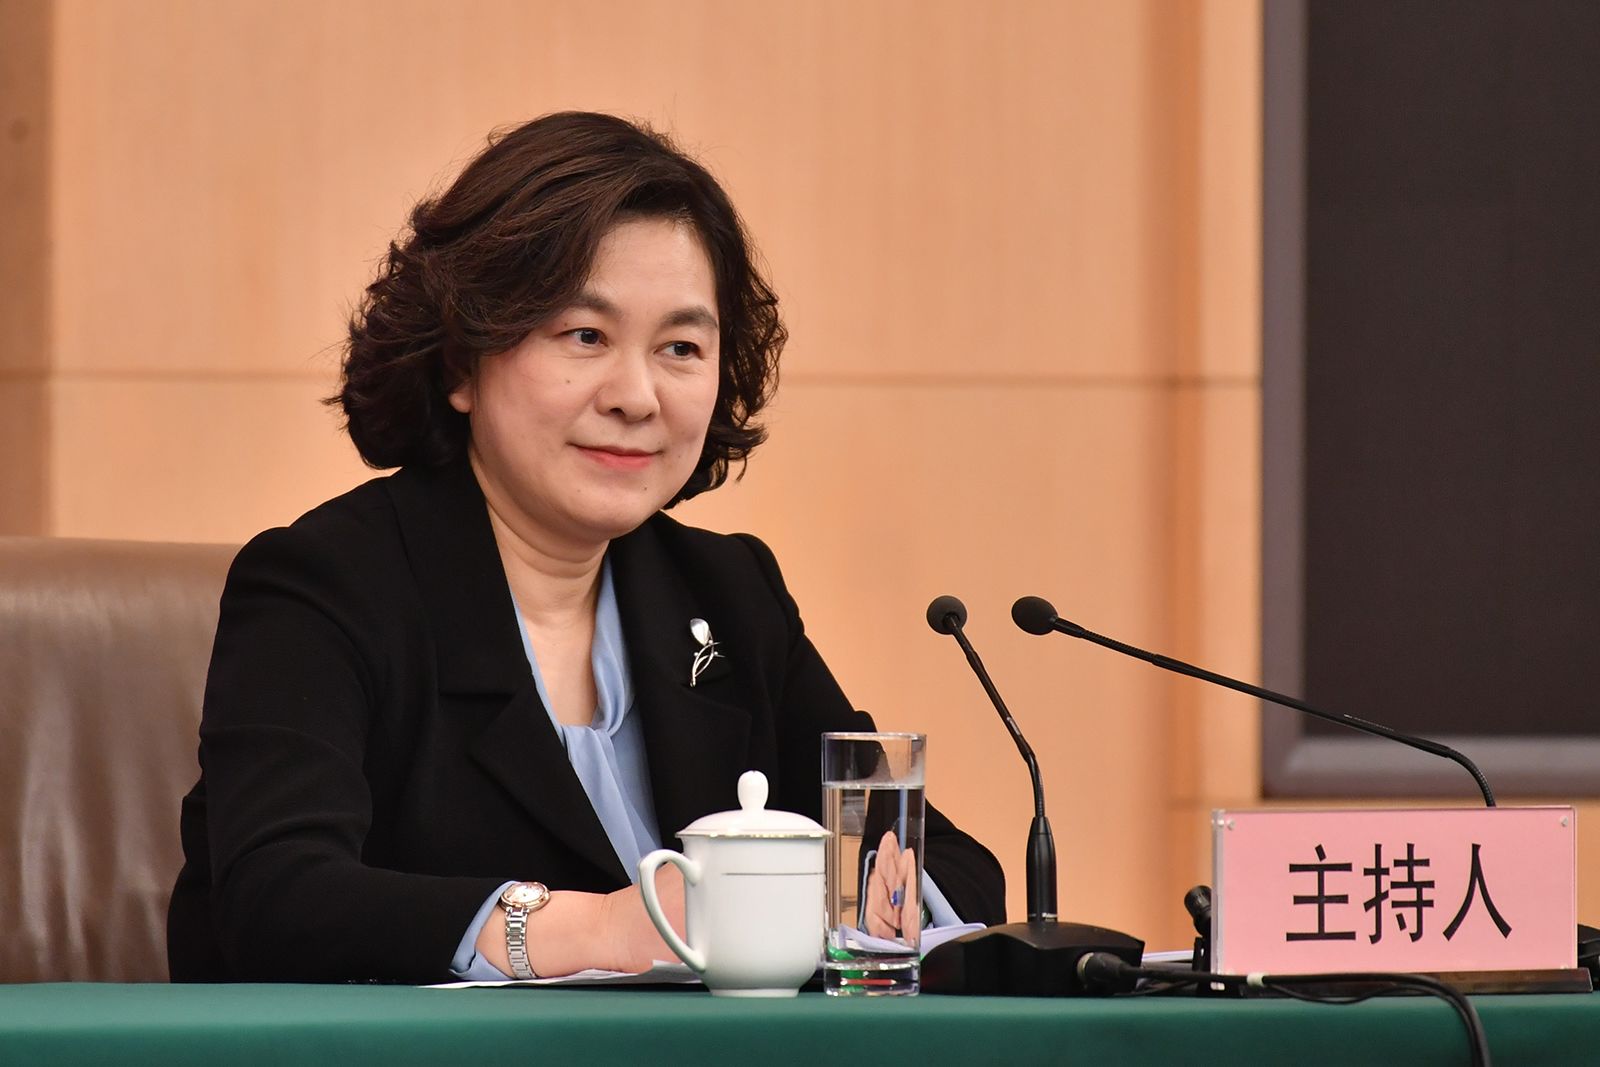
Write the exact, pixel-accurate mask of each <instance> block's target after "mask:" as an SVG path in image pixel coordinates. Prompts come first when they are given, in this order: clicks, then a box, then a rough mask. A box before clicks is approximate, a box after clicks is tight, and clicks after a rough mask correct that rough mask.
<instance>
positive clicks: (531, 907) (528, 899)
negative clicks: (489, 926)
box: [500, 882, 550, 982]
mask: <svg viewBox="0 0 1600 1067" xmlns="http://www.w3.org/2000/svg"><path fill="white" fill-rule="evenodd" d="M548 903H550V890H549V889H547V888H545V885H544V883H543V882H513V883H511V884H510V885H508V886H506V888H505V892H503V893H501V894H500V907H501V908H502V909H504V910H505V913H506V955H507V956H509V957H511V976H512V977H513V978H516V979H519V980H520V981H524V982H526V981H530V980H531V979H534V978H537V977H539V976H538V975H537V974H534V973H533V967H532V966H531V965H530V964H529V963H528V916H529V915H532V914H533V913H534V912H536V911H538V910H539V909H540V908H542V907H544V906H545V905H546V904H548Z"/></svg>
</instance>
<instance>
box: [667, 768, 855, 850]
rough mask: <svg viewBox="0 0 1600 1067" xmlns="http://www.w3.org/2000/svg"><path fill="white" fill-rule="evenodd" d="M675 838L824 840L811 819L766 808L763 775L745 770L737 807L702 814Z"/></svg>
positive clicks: (765, 789)
mask: <svg viewBox="0 0 1600 1067" xmlns="http://www.w3.org/2000/svg"><path fill="white" fill-rule="evenodd" d="M678 836H679V837H827V836H828V831H827V830H826V829H824V828H823V827H822V826H821V825H820V824H818V823H817V821H816V820H815V819H808V818H806V817H805V816H804V815H801V814H799V813H798V812H793V811H771V810H769V809H768V808H767V776H766V775H764V774H762V773H761V772H760V771H745V772H744V773H743V774H741V775H740V776H739V807H738V808H737V809H735V810H733V811H719V812H717V813H716V814H715V815H705V816H702V817H701V818H698V819H696V820H695V821H694V822H692V823H690V824H689V825H688V826H685V827H684V828H683V829H682V830H679V831H678Z"/></svg>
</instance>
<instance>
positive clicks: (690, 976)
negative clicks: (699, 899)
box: [422, 923, 984, 989]
mask: <svg viewBox="0 0 1600 1067" xmlns="http://www.w3.org/2000/svg"><path fill="white" fill-rule="evenodd" d="M983 928H984V927H983V924H982V923H963V924H961V925H959V926H930V927H928V928H927V929H925V930H923V931H922V954H923V955H924V956H926V955H927V954H928V953H930V952H932V951H933V950H934V949H936V948H938V947H939V946H940V945H942V944H944V943H945V942H946V941H949V940H950V939H951V938H956V937H960V936H961V935H962V934H970V933H972V932H973V931H974V930H982V929H983ZM847 929H849V930H850V933H851V935H852V936H851V937H850V939H849V940H850V944H852V945H854V946H856V947H859V948H863V949H866V950H868V951H869V952H894V951H897V950H899V949H901V948H904V947H905V946H903V945H901V944H900V943H899V942H898V941H890V940H888V939H887V938H882V937H873V936H871V935H870V934H866V933H863V932H862V931H860V930H857V929H855V928H854V927H849V928H847ZM699 982H700V976H699V975H697V974H695V973H694V972H693V971H691V970H690V969H689V967H688V965H687V964H684V963H679V962H677V961H673V962H671V963H668V962H667V961H666V960H656V961H655V963H654V964H653V965H652V966H651V968H650V969H649V970H648V971H639V972H637V973H634V972H630V971H602V970H588V971H579V972H578V973H576V974H567V975H562V976H561V977H560V978H533V979H529V980H528V981H519V980H517V979H515V978H507V979H505V980H503V981H499V982H441V983H439V984H438V985H430V986H423V987H422V988H424V989H498V988H500V987H502V986H519V985H520V986H626V985H698V984H699Z"/></svg>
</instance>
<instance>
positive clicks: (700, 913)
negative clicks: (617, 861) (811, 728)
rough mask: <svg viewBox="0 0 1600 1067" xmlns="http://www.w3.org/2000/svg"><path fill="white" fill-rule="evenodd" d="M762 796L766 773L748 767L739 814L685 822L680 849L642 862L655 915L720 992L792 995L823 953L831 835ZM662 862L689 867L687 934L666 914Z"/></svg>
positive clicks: (642, 882) (668, 938) (648, 905)
mask: <svg viewBox="0 0 1600 1067" xmlns="http://www.w3.org/2000/svg"><path fill="white" fill-rule="evenodd" d="M766 802H767V777H766V775H764V774H762V773H761V772H760V771H746V772H745V773H744V774H742V775H740V776H739V805H740V808H739V810H737V811H723V812H718V813H717V814H715V815H707V816H706V817H705V818H703V819H697V820H695V821H694V822H693V823H691V824H690V825H688V826H686V827H684V829H682V830H680V831H679V832H678V837H679V838H680V839H681V840H682V841H683V848H684V851H683V852H674V851H672V850H671V849H666V848H662V849H657V850H656V851H654V852H652V853H650V854H649V855H648V856H645V857H644V858H643V859H641V860H640V861H639V888H640V890H641V892H642V894H643V896H644V906H645V910H646V911H648V912H649V913H650V921H651V922H653V923H655V926H656V929H657V930H658V931H660V933H661V938H662V940H664V941H665V942H666V943H667V944H668V946H670V947H671V949H672V951H674V952H676V953H677V954H678V958H679V959H681V960H683V962H684V963H687V964H688V965H689V966H690V968H692V969H693V970H694V972H695V973H696V974H698V975H699V976H700V978H701V980H702V981H704V982H705V984H706V988H708V989H710V990H711V992H712V993H715V994H717V995H719V996H727V997H792V996H794V995H795V994H796V993H797V992H799V990H800V987H801V986H802V985H804V984H805V982H806V980H807V979H808V978H810V977H811V976H812V974H814V973H815V972H816V969H817V964H818V963H819V962H820V960H821V957H822V940H823V924H824V920H825V916H824V902H823V890H824V875H823V863H824V855H823V853H824V843H825V841H826V840H827V838H828V836H829V835H828V831H827V830H825V829H823V828H822V827H821V826H819V825H818V824H817V823H816V822H815V821H814V820H812V819H808V818H806V817H805V816H804V815H797V814H794V813H792V812H784V811H768V810H766ZM684 853H687V855H685V854H684ZM663 863H670V864H672V865H674V866H675V867H677V868H678V869H679V870H680V871H682V872H683V881H684V917H685V920H686V924H687V926H688V930H687V931H686V933H687V937H679V936H678V932H677V931H676V930H674V929H673V928H672V925H671V924H670V923H669V922H668V921H667V919H666V917H665V915H664V914H663V913H662V910H661V899H660V897H659V896H658V895H657V893H656V881H655V875H656V870H657V869H658V868H659V867H660V866H661V865H662V864H663Z"/></svg>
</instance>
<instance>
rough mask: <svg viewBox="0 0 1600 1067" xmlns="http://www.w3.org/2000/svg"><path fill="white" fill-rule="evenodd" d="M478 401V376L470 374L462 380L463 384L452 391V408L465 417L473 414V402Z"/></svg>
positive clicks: (450, 396) (450, 395) (450, 397)
mask: <svg viewBox="0 0 1600 1067" xmlns="http://www.w3.org/2000/svg"><path fill="white" fill-rule="evenodd" d="M477 399H478V376H477V375H475V374H469V375H467V376H466V377H465V378H463V379H461V384H459V385H457V386H456V387H455V388H454V389H452V390H450V394H449V400H450V406H451V407H453V408H455V409H456V410H457V411H459V412H461V414H463V415H471V414H472V405H473V402H474V401H476V400H477Z"/></svg>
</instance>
